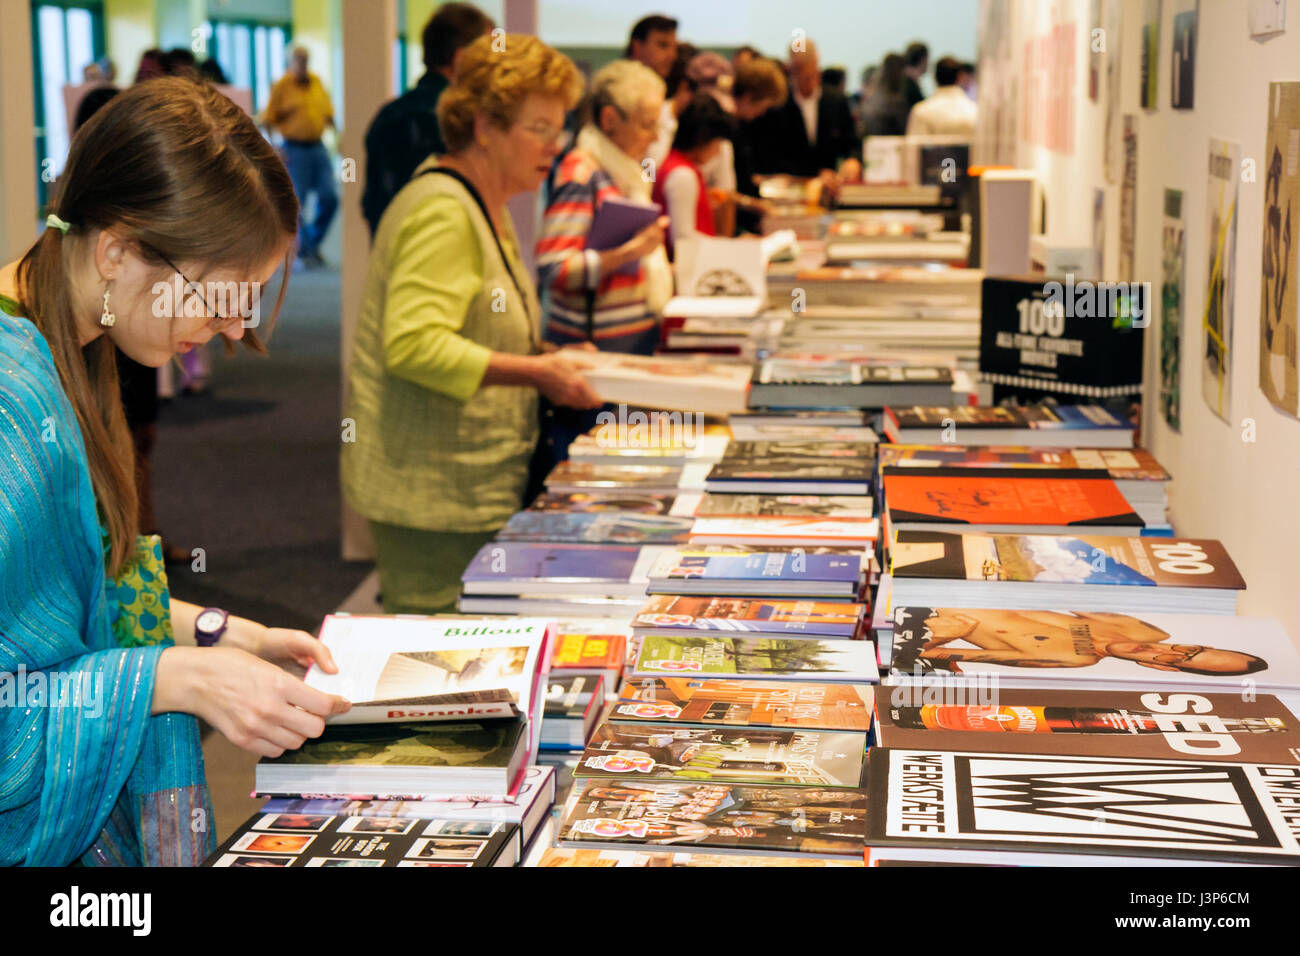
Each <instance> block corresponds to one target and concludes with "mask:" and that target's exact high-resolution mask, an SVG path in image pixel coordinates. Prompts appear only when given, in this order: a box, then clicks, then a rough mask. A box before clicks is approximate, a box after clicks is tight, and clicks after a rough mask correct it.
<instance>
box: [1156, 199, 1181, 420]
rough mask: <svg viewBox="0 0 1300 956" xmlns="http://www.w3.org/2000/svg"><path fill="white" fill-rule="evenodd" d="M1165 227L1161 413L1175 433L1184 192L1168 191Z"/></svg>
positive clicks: (1162, 278) (1163, 234)
mask: <svg viewBox="0 0 1300 956" xmlns="http://www.w3.org/2000/svg"><path fill="white" fill-rule="evenodd" d="M1164 210H1165V214H1164V227H1163V229H1162V232H1161V239H1160V265H1161V278H1160V414H1161V415H1163V416H1164V419H1165V423H1166V424H1168V425H1169V427H1170V428H1172V429H1173V430H1174V431H1178V430H1179V429H1180V428H1182V422H1181V420H1180V417H1179V400H1180V398H1181V389H1180V384H1179V383H1180V378H1179V369H1180V368H1181V365H1182V363H1181V361H1180V357H1181V354H1182V337H1183V275H1184V274H1185V270H1184V265H1185V259H1186V251H1187V246H1186V238H1185V236H1186V229H1185V227H1184V224H1183V193H1182V190H1180V189H1166V190H1165V203H1164Z"/></svg>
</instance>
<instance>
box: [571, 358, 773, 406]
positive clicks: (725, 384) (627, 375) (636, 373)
mask: <svg viewBox="0 0 1300 956" xmlns="http://www.w3.org/2000/svg"><path fill="white" fill-rule="evenodd" d="M573 359H574V362H575V364H577V365H578V366H579V367H581V369H582V373H583V375H584V376H585V377H586V379H587V381H588V382H589V383H590V384H591V387H592V388H593V389H594V390H595V391H596V394H597V395H599V396H600V397H601V398H602V399H603V400H604V401H606V402H624V403H626V404H628V405H643V406H646V407H649V408H661V409H674V410H680V411H683V412H696V413H699V414H704V415H726V414H730V413H731V412H743V411H745V409H746V408H747V407H748V400H749V378H750V374H751V370H750V366H749V365H748V364H738V363H725V362H716V361H705V360H703V359H701V358H699V357H696V356H673V355H659V356H645V355H627V354H624V353H621V352H583V351H575V352H574V355H573Z"/></svg>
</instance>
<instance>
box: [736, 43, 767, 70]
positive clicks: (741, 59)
mask: <svg viewBox="0 0 1300 956" xmlns="http://www.w3.org/2000/svg"><path fill="white" fill-rule="evenodd" d="M762 56H763V54H761V53H759V52H758V50H757V49H755V48H754V47H752V46H750V45H749V44H748V43H746V44H745V45H744V46H741V47H737V48H736V52H735V53H733V54H731V68H732V69H733V70H739V69H740V68H741V67H742V66H744V65H745V64H746V63H752V62H753V61H754V60H756V59H761V58H762Z"/></svg>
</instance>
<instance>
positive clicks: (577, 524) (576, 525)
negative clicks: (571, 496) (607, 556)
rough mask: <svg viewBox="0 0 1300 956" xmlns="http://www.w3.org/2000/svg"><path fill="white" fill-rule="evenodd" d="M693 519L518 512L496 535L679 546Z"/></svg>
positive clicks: (626, 513) (686, 537)
mask: <svg viewBox="0 0 1300 956" xmlns="http://www.w3.org/2000/svg"><path fill="white" fill-rule="evenodd" d="M692 521H693V519H692V518H690V517H689V516H686V517H678V516H675V515H664V514H641V513H638V512H635V511H617V512H614V511H599V512H594V513H581V512H580V513H571V512H555V511H519V512H516V513H515V514H513V515H511V517H510V520H509V521H507V522H506V525H505V527H504V528H502V529H501V530H500V531H498V532H497V540H498V541H558V542H564V543H571V544H680V543H682V542H684V541H687V540H689V539H690V532H691V524H692Z"/></svg>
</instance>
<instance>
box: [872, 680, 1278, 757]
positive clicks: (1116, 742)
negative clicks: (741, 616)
mask: <svg viewBox="0 0 1300 956" xmlns="http://www.w3.org/2000/svg"><path fill="white" fill-rule="evenodd" d="M914 691H915V688H899V687H884V686H882V687H878V688H877V689H876V730H875V741H876V745H877V746H880V747H892V748H896V749H903V750H943V751H949V750H980V751H984V752H988V753H1013V754H1057V755H1061V756H1081V757H1173V758H1183V757H1191V758H1193V759H1196V760H1213V761H1231V762H1234V763H1239V762H1249V763H1275V764H1297V763H1300V721H1297V719H1296V717H1295V715H1294V714H1293V713H1292V712H1291V711H1290V710H1289V709H1288V708H1287V707H1286V706H1285V705H1284V704H1283V703H1282V701H1280V700H1278V698H1276V697H1274V696H1273V695H1271V694H1258V695H1250V699H1245V697H1244V696H1243V695H1242V694H1240V693H1236V694H1232V693H1223V694H1187V693H1167V692H1165V691H1162V690H1157V689H1155V688H1154V687H1153V688H1152V689H1151V690H1148V691H1119V690H1105V689H1098V690H1059V689H1056V688H1052V689H1051V690H1050V691H1044V690H1016V689H1008V688H1000V689H999V692H998V694H997V695H996V699H995V700H993V699H988V698H989V695H986V702H984V703H976V702H974V701H972V702H970V703H946V702H939V703H929V704H927V703H924V699H923V695H921V694H916V693H914ZM971 696H972V697H973V696H975V695H971Z"/></svg>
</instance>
